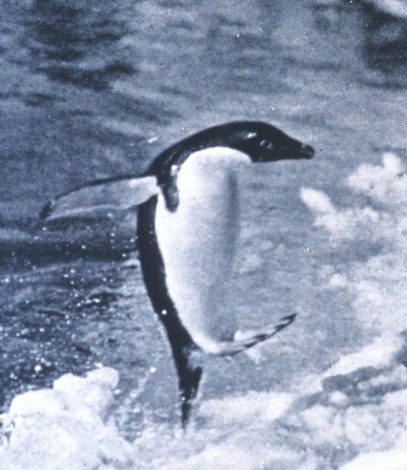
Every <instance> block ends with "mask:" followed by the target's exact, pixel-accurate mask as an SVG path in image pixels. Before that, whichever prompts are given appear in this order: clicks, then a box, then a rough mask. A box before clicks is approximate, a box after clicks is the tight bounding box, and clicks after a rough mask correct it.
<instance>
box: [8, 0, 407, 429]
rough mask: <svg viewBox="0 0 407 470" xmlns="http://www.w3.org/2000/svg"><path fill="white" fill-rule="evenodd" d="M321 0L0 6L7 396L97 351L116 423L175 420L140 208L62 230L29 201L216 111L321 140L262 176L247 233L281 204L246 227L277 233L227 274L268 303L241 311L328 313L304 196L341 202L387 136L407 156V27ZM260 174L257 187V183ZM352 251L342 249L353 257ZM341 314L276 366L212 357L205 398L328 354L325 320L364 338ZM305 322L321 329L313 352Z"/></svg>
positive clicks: (133, 160) (143, 155)
mask: <svg viewBox="0 0 407 470" xmlns="http://www.w3.org/2000/svg"><path fill="white" fill-rule="evenodd" d="M327 5H328V3H327V2H315V3H314V2H313V1H311V0H304V1H302V2H297V1H295V0H274V1H265V0H263V1H262V0H252V1H249V0H243V1H240V2H234V1H229V0H228V1H220V0H218V1H217V0H210V1H208V2H202V1H196V0H181V1H170V2H167V1H159V0H149V1H135V0H132V1H127V0H122V1H120V0H116V1H101V0H98V1H92V0H89V1H87V2H80V1H79V0H78V1H75V0H65V1H57V0H32V1H29V0H17V1H14V2H11V1H8V0H2V1H1V3H0V18H1V19H0V83H1V87H0V127H1V133H0V164H1V170H0V171H1V184H0V262H1V267H0V296H1V299H2V302H1V305H0V354H1V356H0V357H1V364H0V372H1V374H2V375H0V380H1V382H0V391H1V394H0V399H1V400H0V401H2V403H3V404H4V403H7V402H8V400H9V399H10V398H11V397H12V396H13V395H14V394H15V393H16V392H18V391H21V390H25V389H27V388H28V387H32V386H36V387H37V386H45V385H49V384H50V382H51V380H52V379H53V378H55V377H57V376H59V375H61V374H62V373H63V372H67V371H71V372H76V373H81V372H83V371H85V370H88V369H90V368H93V367H94V365H95V363H99V362H100V363H104V364H106V365H110V366H113V367H115V368H117V369H118V370H119V371H120V374H121V377H122V382H121V391H122V394H121V397H122V401H121V402H122V404H123V407H124V408H127V412H124V413H123V416H124V417H123V420H124V421H126V420H129V421H132V420H134V417H133V416H132V415H131V413H133V414H139V415H142V414H143V413H144V414H145V413H147V414H148V413H150V412H151V413H152V412H153V411H152V410H155V411H154V413H155V416H156V418H159V417H160V414H161V412H162V414H163V416H164V417H166V416H167V415H168V413H169V412H167V411H165V410H167V409H168V403H172V401H173V396H174V393H175V388H174V385H175V380H174V377H173V370H172V365H171V360H170V358H169V356H168V351H167V347H166V344H165V343H164V342H163V341H162V339H161V332H160V328H159V326H158V325H157V322H156V319H155V317H154V316H153V315H152V313H151V309H150V307H149V303H148V300H147V298H146V295H145V293H144V287H143V284H142V281H141V276H140V269H139V265H138V262H137V260H136V259H135V256H134V255H131V254H130V255H129V253H131V252H132V251H133V250H134V248H135V240H134V221H133V220H134V214H133V215H132V214H129V215H122V216H120V217H119V219H114V220H113V221H112V220H108V219H105V220H102V221H99V223H98V224H96V225H92V224H90V225H89V228H86V226H85V227H84V226H83V225H82V226H80V227H77V226H73V227H72V226H70V227H63V230H55V229H52V227H51V228H50V227H45V228H42V227H41V226H39V224H38V218H37V214H38V212H39V211H40V209H41V207H42V206H43V204H44V203H45V202H46V201H47V200H48V199H49V198H50V197H51V196H52V195H54V194H55V193H59V192H61V191H64V190H67V189H69V188H71V187H74V186H78V185H79V184H81V183H84V182H86V181H90V180H92V179H96V178H101V177H107V176H113V175H120V174H125V173H127V172H132V173H134V172H135V171H138V170H140V171H141V170H143V169H144V168H146V166H147V164H148V163H149V161H150V160H151V159H152V158H153V157H154V155H156V154H157V153H158V151H159V150H161V149H163V148H165V147H166V146H168V145H169V144H170V143H172V142H173V141H175V140H177V139H178V138H180V137H183V136H185V134H188V133H192V132H194V131H196V130H199V129H202V128H204V127H207V126H209V125H213V124H216V123H221V122H224V121H228V120H233V119H241V118H244V119H262V120H266V121H269V122H273V123H275V124H276V125H278V126H280V127H281V128H283V129H285V130H286V131H287V132H290V133H292V134H293V135H295V136H297V137H298V138H299V139H302V140H304V141H306V142H309V143H310V144H312V145H313V146H315V148H316V149H317V152H318V155H317V157H316V158H315V160H313V162H312V163H307V164H304V165H298V164H294V163H281V164H278V165H276V166H275V168H273V169H271V170H267V171H266V174H267V175H268V176H269V183H270V184H269V186H267V187H266V188H263V192H265V194H266V196H267V201H268V203H267V206H265V205H264V204H260V205H259V207H258V208H257V209H253V214H249V215H246V219H245V221H244V224H246V228H247V230H246V232H245V233H246V234H247V235H246V236H247V237H248V240H249V239H250V240H253V237H252V235H253V234H254V235H256V233H257V232H255V231H253V230H252V229H251V228H250V227H252V225H255V224H256V223H258V221H259V218H260V219H261V218H262V216H263V215H262V214H264V213H265V211H267V212H270V213H272V214H273V217H274V218H275V220H276V222H274V223H273V225H272V227H271V228H270V227H269V230H268V232H265V233H263V234H260V235H259V237H260V238H261V240H260V241H259V242H257V241H256V238H254V241H251V242H250V241H247V243H248V246H249V248H250V249H255V248H256V243H258V245H260V244H261V243H263V245H264V246H265V247H266V246H270V250H269V251H270V253H271V257H270V264H269V266H268V267H267V268H266V267H264V266H263V267H261V269H260V270H258V271H257V272H255V273H249V274H250V275H246V276H241V277H240V278H239V279H238V286H239V288H240V289H244V291H246V292H253V291H254V290H256V289H258V290H259V292H260V294H259V299H260V300H251V301H249V304H248V306H247V312H252V311H256V312H260V313H257V314H256V315H257V316H258V318H259V319H261V316H262V313H261V312H264V305H270V304H272V305H273V306H274V308H275V310H276V313H275V314H276V316H277V317H279V316H282V315H284V314H287V313H289V312H287V310H291V308H292V306H298V305H302V307H303V308H304V309H305V310H306V311H309V312H311V311H314V310H317V311H321V315H322V313H324V311H325V313H326V312H329V307H330V303H329V302H330V300H329V299H326V298H321V296H320V295H318V293H316V290H315V289H314V287H313V285H314V283H315V279H314V278H313V276H314V274H313V272H314V267H315V266H316V265H319V264H321V263H322V262H328V261H330V262H332V259H331V258H332V257H334V256H335V254H334V253H332V252H331V251H330V249H329V247H328V246H324V245H323V242H324V240H321V239H320V236H318V235H316V234H315V233H314V231H313V230H312V228H311V227H310V224H311V217H310V216H308V215H307V214H306V210H305V208H304V206H303V205H302V204H301V202H300V200H299V197H298V191H299V188H300V187H301V186H312V187H314V188H317V189H323V190H324V191H326V192H327V193H328V194H329V195H330V196H331V197H332V199H333V200H334V201H337V202H338V201H339V202H341V201H343V202H344V203H345V202H349V201H346V198H347V197H348V196H347V193H346V192H344V191H343V187H342V185H341V181H343V180H344V178H345V177H346V176H347V175H348V174H349V172H350V171H352V170H353V169H354V168H356V167H357V166H358V164H360V163H361V162H363V161H370V162H377V161H379V159H380V157H381V153H382V152H383V151H384V150H390V149H391V150H396V151H398V152H399V153H401V155H402V156H403V155H404V156H405V149H406V148H407V132H406V122H407V111H406V109H407V73H406V71H407V55H406V54H407V53H406V50H407V49H406V47H405V44H406V37H407V33H406V31H407V27H406V24H405V23H404V22H403V21H402V20H398V19H395V18H391V17H389V16H387V15H384V14H382V13H379V12H377V11H376V10H374V9H373V8H372V7H370V6H364V5H362V4H360V3H357V2H353V3H352V2H351V3H347V2H338V5H336V6H334V4H332V5H331V6H327ZM403 152H404V153H403ZM253 178H254V179H253V181H252V186H253V188H254V190H253V194H254V193H255V191H256V188H257V187H258V185H259V184H260V185H261V184H262V183H259V182H257V183H256V181H257V180H256V177H255V176H254V177H253ZM256 184H257V186H256ZM288 209H289V210H288ZM256 211H257V212H256ZM251 230H252V231H251ZM67 233H69V236H67ZM256 236H257V235H256ZM71 240H74V244H71V243H70V241H71ZM267 243H268V245H267ZM321 244H322V245H321ZM305 248H306V251H304V250H305ZM366 249H368V248H366ZM369 249H371V248H369ZM363 250H364V247H361V248H360V253H356V254H355V253H352V256H354V257H355V256H356V257H357V256H360V257H361V259H362V258H363V256H364V253H363ZM266 251H267V250H266ZM342 256H346V254H345V255H343V254H342ZM249 271H250V270H249ZM249 297H250V295H249ZM322 297H323V296H322ZM238 307H239V306H238ZM242 308H243V307H242ZM343 308H344V309H345V308H346V299H345V300H344V307H343ZM243 316H244V315H243ZM334 317H335V315H333V314H325V315H324V316H323V318H324V320H321V317H320V316H318V315H316V316H311V315H310V316H309V317H307V316H306V315H305V318H308V323H304V325H305V326H303V327H302V328H303V329H302V337H301V340H300V341H299V342H298V340H297V343H296V344H295V342H290V339H289V338H286V341H287V342H286V343H284V342H283V343H281V344H279V351H278V354H277V352H276V356H275V357H276V359H275V361H274V362H273V363H272V364H271V365H270V367H269V366H267V368H265V367H264V366H263V369H261V368H260V369H256V368H253V366H250V365H248V364H246V362H247V360H246V359H244V358H243V359H239V360H237V361H235V362H234V363H233V364H229V365H226V366H224V365H221V364H220V363H219V364H218V362H217V361H214V362H215V364H214V368H213V369H214V370H217V371H219V372H214V375H213V378H212V379H210V378H209V379H208V383H207V390H208V394H211V393H212V394H215V395H216V394H217V393H218V394H222V393H224V392H226V391H227V390H232V391H237V390H240V389H244V388H248V387H249V388H250V387H252V388H259V389H261V388H262V387H270V386H275V387H278V386H279V384H284V382H289V381H290V380H292V377H293V376H295V375H296V374H299V373H300V372H301V373H302V372H304V373H305V372H307V371H310V370H312V369H313V368H316V367H319V366H320V364H321V361H323V360H324V353H323V352H322V354H321V351H325V352H326V351H329V349H330V348H332V341H331V342H329V341H328V339H329V338H328V337H327V334H326V331H327V330H330V331H332V329H334V331H335V332H336V338H337V343H336V345H337V347H338V349H339V348H341V347H346V345H347V344H350V343H351V342H352V341H353V340H354V335H355V334H357V332H350V331H349V330H348V329H347V328H345V326H344V325H343V324H342V323H341V322H340V321H339V320H336V319H335V318H334ZM243 322H244V321H243ZM335 322H336V323H335ZM311 332H312V334H314V333H315V332H316V337H317V338H319V340H320V342H319V343H318V344H315V345H311V346H310V345H309V342H311V343H316V342H315V341H312V338H313V336H312V335H311ZM301 345H302V346H304V347H303V349H302V351H303V352H302V353H301V354H299V353H298V349H300V350H301ZM295 349H297V352H295ZM327 354H328V353H327ZM328 356H329V354H328ZM328 356H326V357H328ZM327 360H328V359H327ZM222 364H224V362H223V363H222ZM269 369H270V371H269ZM253 370H255V371H256V370H257V372H258V376H257V377H255V378H254V377H253V376H252V375H251V374H253V372H250V371H253ZM242 375H243V378H244V379H245V380H242V377H241V376H242ZM222 377H223V378H222ZM147 382H149V383H151V385H148V384H147V385H145V384H146V383H147ZM171 387H172V388H171ZM145 390H147V392H146V391H145ZM143 393H144V395H143ZM138 394H140V395H138ZM141 404H142V405H143V406H141ZM138 406H139V407H138ZM169 408H170V409H171V407H169ZM129 410H131V412H130V411H129ZM157 410H158V411H157Z"/></svg>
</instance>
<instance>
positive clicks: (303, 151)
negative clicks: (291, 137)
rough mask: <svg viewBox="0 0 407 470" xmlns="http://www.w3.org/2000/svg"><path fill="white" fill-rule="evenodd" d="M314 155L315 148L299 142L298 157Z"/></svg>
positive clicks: (307, 157)
mask: <svg viewBox="0 0 407 470" xmlns="http://www.w3.org/2000/svg"><path fill="white" fill-rule="evenodd" d="M314 155H315V150H314V148H313V147H311V145H307V144H301V148H300V158H306V159H310V158H312V157H313V156H314Z"/></svg>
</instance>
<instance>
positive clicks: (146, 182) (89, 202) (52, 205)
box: [40, 175, 159, 222]
mask: <svg viewBox="0 0 407 470" xmlns="http://www.w3.org/2000/svg"><path fill="white" fill-rule="evenodd" d="M158 191H159V187H158V185H157V179H156V178H155V176H139V175H130V176H119V177H114V178H107V179H101V180H96V181H93V182H91V183H89V184H88V185H85V186H81V187H79V188H75V189H72V190H70V191H67V192H65V193H62V194H60V195H58V196H56V197H55V198H53V199H52V200H50V201H49V202H48V203H47V204H46V205H45V206H44V207H43V209H42V211H41V213H40V219H41V220H43V221H47V222H51V221H55V220H57V219H72V218H83V217H89V216H92V215H95V214H100V213H101V212H102V213H107V212H109V211H117V210H127V209H131V208H133V207H135V206H138V205H140V204H142V203H143V202H145V201H146V200H148V199H149V198H150V197H152V196H154V195H155V194H157V192H158Z"/></svg>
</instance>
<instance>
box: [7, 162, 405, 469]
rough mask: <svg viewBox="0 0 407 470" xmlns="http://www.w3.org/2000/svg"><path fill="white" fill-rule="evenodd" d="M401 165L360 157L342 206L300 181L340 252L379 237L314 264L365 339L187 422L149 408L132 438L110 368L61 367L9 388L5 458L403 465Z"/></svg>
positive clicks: (87, 463)
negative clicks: (155, 416) (51, 375)
mask: <svg viewBox="0 0 407 470" xmlns="http://www.w3.org/2000/svg"><path fill="white" fill-rule="evenodd" d="M405 171H406V167H405V165H404V164H403V162H402V160H401V159H400V157H398V156H397V155H395V154H392V153H386V154H384V155H383V162H382V164H381V165H370V164H362V165H360V166H359V167H358V168H356V169H355V171H354V172H353V173H352V174H351V175H350V176H349V177H348V179H347V180H346V182H345V186H346V188H347V189H346V190H347V191H349V192H350V195H352V194H353V195H354V199H352V197H351V198H350V199H347V200H354V201H355V205H352V206H349V207H337V206H335V205H334V204H333V203H332V202H331V200H330V199H329V197H328V196H327V195H326V194H325V193H324V192H322V191H317V190H314V189H312V188H302V189H301V198H302V200H303V202H304V203H305V204H306V206H307V207H308V209H309V210H310V211H311V213H312V214H313V217H314V225H315V227H317V230H320V231H321V233H325V234H326V236H327V237H329V238H327V239H329V243H330V246H331V249H332V250H333V252H335V253H337V254H338V253H339V254H340V253H343V252H346V250H348V249H349V247H352V246H356V245H366V246H370V245H371V246H377V245H380V247H381V248H380V250H376V251H375V254H372V256H370V257H368V258H367V259H365V260H363V261H354V260H352V259H349V260H348V261H346V257H345V258H342V262H341V263H340V264H337V265H336V266H335V267H334V266H333V265H331V266H327V265H324V266H320V267H319V268H318V269H319V271H320V273H319V279H320V280H321V284H320V286H319V288H320V289H321V290H324V291H327V292H329V294H330V295H331V296H336V295H339V294H340V292H343V291H346V292H347V293H348V294H349V295H350V296H351V298H352V304H351V310H352V316H353V317H354V320H355V321H356V322H357V323H358V324H359V325H360V331H361V332H362V343H363V345H362V347H359V348H358V349H355V350H353V351H349V352H348V353H347V354H344V355H342V356H341V357H340V358H339V359H338V360H337V361H336V362H335V363H333V364H332V365H330V367H328V368H325V369H322V370H319V371H317V372H316V373H313V374H309V375H308V376H306V377H304V378H303V379H301V381H300V382H295V381H294V380H293V381H292V383H291V384H289V385H288V386H287V387H286V390H283V391H279V392H272V391H269V392H267V391H263V392H253V391H252V392H245V393H242V394H233V395H232V396H225V397H223V398H217V399H206V400H201V402H200V404H199V406H198V407H197V410H196V412H195V417H194V422H193V424H192V426H191V428H190V429H189V430H188V432H187V433H186V434H184V433H183V432H182V431H181V430H180V429H178V428H177V427H174V426H173V425H170V424H168V425H165V424H158V423H156V422H149V421H148V420H146V421H145V422H144V423H143V428H142V430H141V432H140V433H139V435H138V436H137V437H136V438H135V439H134V440H132V441H128V440H126V439H125V438H124V436H123V434H122V432H121V430H120V426H118V425H117V424H116V420H115V413H114V412H113V411H112V410H113V409H114V407H113V403H114V400H115V388H116V386H117V383H118V374H117V372H116V371H115V370H113V369H110V368H103V367H101V368H98V369H95V370H94V371H92V372H89V373H88V374H87V376H86V377H82V378H80V377H77V376H74V375H70V374H67V375H64V376H62V377H61V378H59V379H58V380H56V381H55V382H54V386H53V388H52V389H43V390H37V391H31V392H27V393H25V394H21V395H18V396H16V397H15V398H14V400H13V402H12V404H11V406H10V409H9V410H8V412H7V413H5V414H4V415H3V416H2V419H1V423H2V428H1V429H2V434H1V441H2V445H1V447H0V469H2V470H3V469H4V470H14V469H15V470H17V469H21V470H22V469H28V468H29V469H30V470H37V469H38V470H40V469H41V470H43V469H45V468H46V469H61V470H62V469H66V468H70V469H72V470H76V469H81V470H86V469H104V470H107V469H109V470H112V469H162V470H164V469H166V470H167V469H174V470H181V469H188V470H190V469H195V468H196V469H208V470H209V469H211V470H216V469H219V470H220V469H239V470H246V469H247V470H249V469H250V470H255V469H273V470H276V469H298V470H300V469H303V470H312V469H315V470H317V469H320V470H322V469H328V468H329V469H337V468H338V469H341V470H365V469H369V470H372V469H386V470H396V469H397V470H405V469H406V468H407V369H406V365H407V343H406V337H407V335H406V334H407V331H406V324H407V322H406V320H407V302H406V298H405V292H406V290H407V255H406V248H407V209H406V207H407V205H406V202H407V175H406V174H405ZM360 196H362V198H360ZM356 201H357V202H356ZM360 201H364V202H363V203H360ZM344 259H345V261H344ZM260 354H261V352H260ZM50 440H52V446H50Z"/></svg>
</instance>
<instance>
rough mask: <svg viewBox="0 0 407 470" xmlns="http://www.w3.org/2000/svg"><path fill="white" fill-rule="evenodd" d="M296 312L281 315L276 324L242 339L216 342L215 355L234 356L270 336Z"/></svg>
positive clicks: (287, 323) (279, 329)
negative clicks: (216, 349)
mask: <svg viewBox="0 0 407 470" xmlns="http://www.w3.org/2000/svg"><path fill="white" fill-rule="evenodd" d="M296 316H297V314H296V313H294V314H292V315H288V316H286V317H283V318H282V319H281V321H280V322H279V323H278V324H277V325H271V326H269V327H266V328H264V329H262V330H260V331H257V332H254V333H252V334H251V335H250V336H248V337H245V338H243V339H235V340H234V341H224V342H221V343H219V344H218V351H217V352H215V353H214V355H215V356H235V355H236V354H239V353H240V352H243V351H246V350H247V349H250V348H252V347H253V346H256V345H257V344H259V343H262V342H263V341H266V340H268V339H270V338H272V337H273V336H274V335H276V334H277V333H279V332H280V331H281V330H283V329H284V328H287V326H289V325H291V323H292V322H293V321H294V320H295V317H296Z"/></svg>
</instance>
